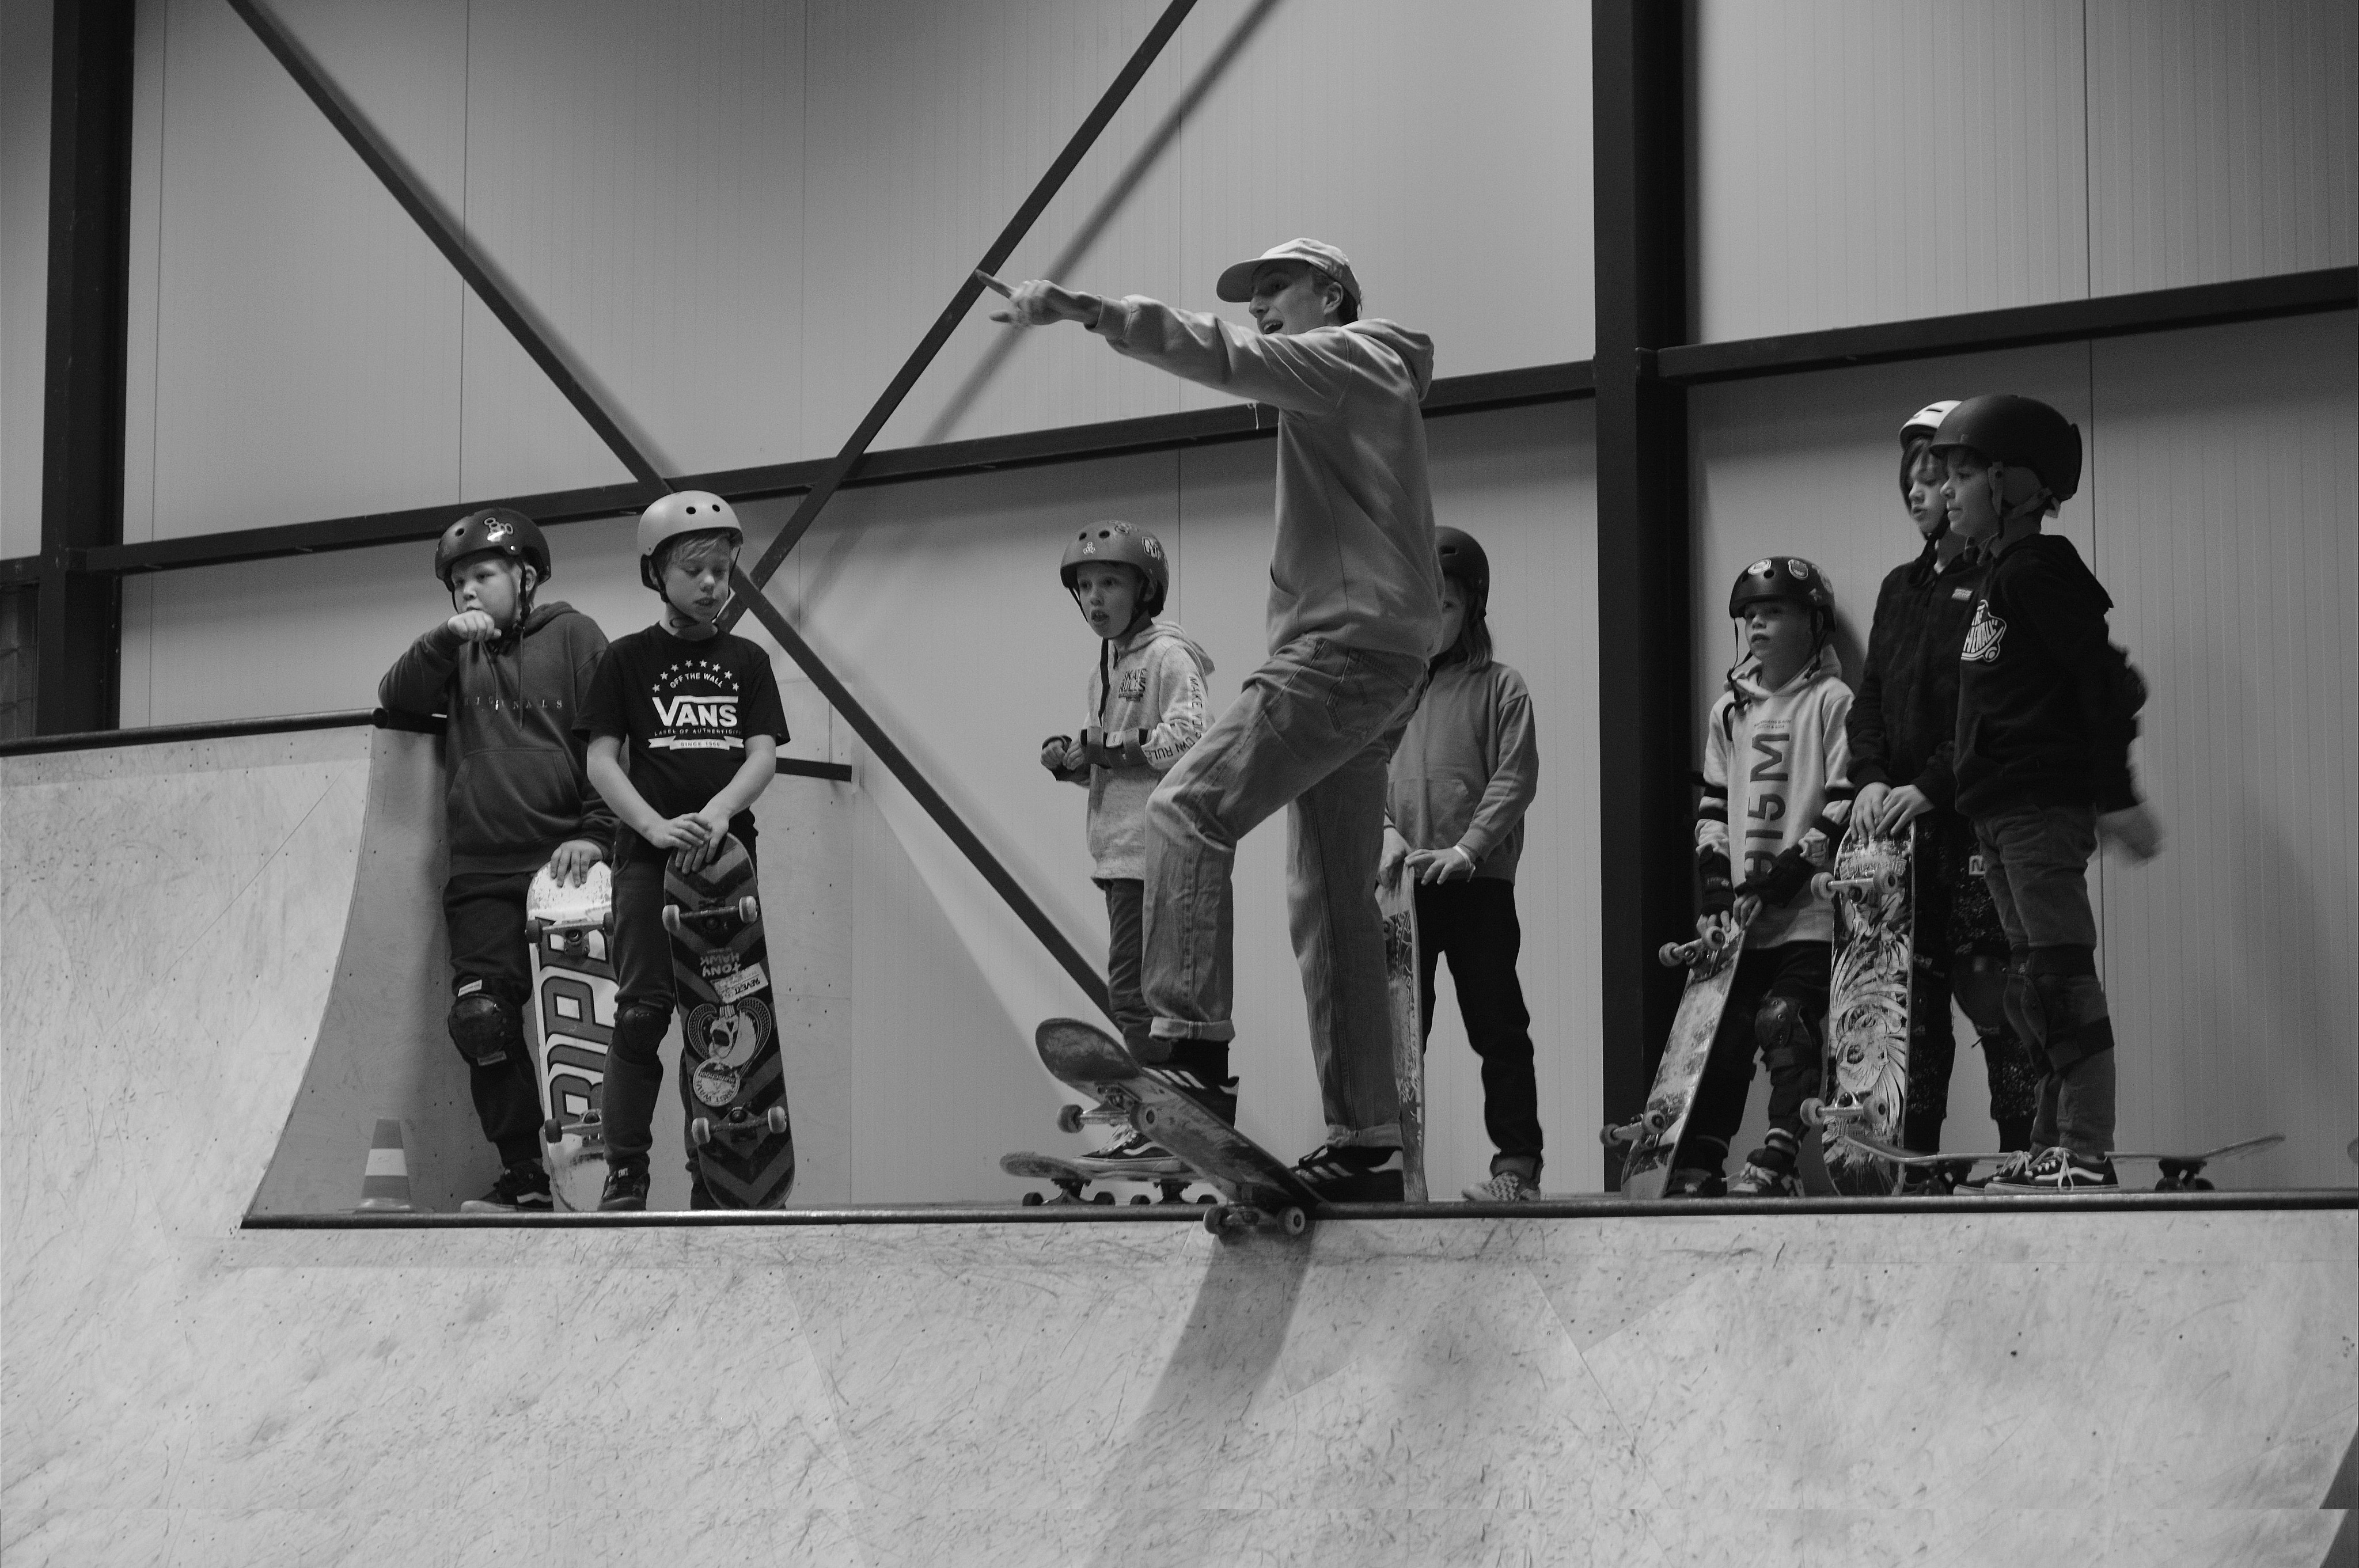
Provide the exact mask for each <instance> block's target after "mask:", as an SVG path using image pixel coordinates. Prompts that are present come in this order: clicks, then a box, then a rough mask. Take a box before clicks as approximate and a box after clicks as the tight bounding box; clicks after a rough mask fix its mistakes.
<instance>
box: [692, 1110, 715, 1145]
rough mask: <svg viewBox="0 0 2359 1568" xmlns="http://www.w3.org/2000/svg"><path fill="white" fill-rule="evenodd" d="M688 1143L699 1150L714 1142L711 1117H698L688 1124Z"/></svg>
mask: <svg viewBox="0 0 2359 1568" xmlns="http://www.w3.org/2000/svg"><path fill="white" fill-rule="evenodd" d="M688 1141H690V1143H693V1144H695V1145H696V1146H697V1147H698V1148H699V1149H701V1148H703V1147H704V1146H705V1145H706V1144H708V1143H710V1142H712V1119H711V1118H710V1117H702V1116H700V1117H698V1118H697V1119H695V1120H693V1121H691V1122H690V1123H689V1124H688Z"/></svg>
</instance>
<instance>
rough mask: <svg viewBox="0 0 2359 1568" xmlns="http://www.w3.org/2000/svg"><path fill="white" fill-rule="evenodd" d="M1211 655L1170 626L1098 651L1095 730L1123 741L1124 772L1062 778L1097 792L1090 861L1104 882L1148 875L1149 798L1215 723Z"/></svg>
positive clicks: (1092, 693)
mask: <svg viewBox="0 0 2359 1568" xmlns="http://www.w3.org/2000/svg"><path fill="white" fill-rule="evenodd" d="M1210 674H1212V655H1211V654H1207V653H1206V652H1204V650H1203V649H1202V648H1201V647H1200V646H1198V645H1197V643H1196V641H1195V639H1193V638H1191V637H1190V636H1189V635H1188V633H1185V632H1182V631H1181V630H1180V628H1179V627H1177V626H1175V625H1172V624H1171V623H1170V622H1168V621H1150V622H1147V625H1146V626H1144V627H1143V628H1141V629H1140V630H1139V631H1137V632H1136V633H1132V634H1131V636H1130V637H1129V638H1127V639H1121V638H1115V639H1111V640H1109V641H1107V642H1104V643H1100V644H1099V646H1098V666H1097V668H1095V669H1093V670H1092V671H1091V672H1090V680H1089V704H1090V720H1089V721H1090V723H1091V725H1092V726H1093V727H1094V728H1096V729H1100V730H1106V731H1107V732H1108V733H1107V736H1106V740H1107V741H1108V742H1109V743H1112V742H1114V741H1117V740H1118V741H1121V744H1122V758H1123V765H1122V766H1120V767H1118V768H1103V767H1082V768H1071V769H1065V770H1062V771H1060V772H1059V773H1058V774H1057V776H1058V777H1059V778H1060V779H1063V780H1065V781H1066V782H1067V783H1068V784H1087V785H1088V786H1089V791H1090V827H1089V833H1090V860H1091V861H1092V863H1093V875H1095V876H1096V877H1097V878H1098V880H1099V881H1144V880H1145V879H1146V876H1147V796H1148V795H1153V794H1154V793H1155V786H1156V784H1158V782H1160V781H1161V779H1162V777H1163V775H1164V773H1167V772H1168V771H1169V769H1170V767H1171V764H1172V763H1174V762H1178V761H1179V760H1180V756H1181V754H1182V753H1184V752H1186V751H1187V750H1188V748H1189V747H1190V746H1192V745H1194V744H1195V743H1196V741H1198V739H1199V738H1201V736H1202V735H1203V733H1204V729H1205V726H1207V725H1208V724H1210V723H1211V722H1212V704H1211V702H1210V701H1209V700H1208V699H1207V698H1206V697H1205V694H1204V677H1205V676H1208V675H1210Z"/></svg>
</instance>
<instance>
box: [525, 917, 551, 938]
mask: <svg viewBox="0 0 2359 1568" xmlns="http://www.w3.org/2000/svg"><path fill="white" fill-rule="evenodd" d="M548 930H549V922H548V921H546V920H527V921H526V922H525V923H524V934H525V935H527V936H528V937H530V938H531V939H532V940H534V941H535V942H538V941H539V940H540V938H541V936H542V935H543V934H544V933H546V932H547V931H548Z"/></svg>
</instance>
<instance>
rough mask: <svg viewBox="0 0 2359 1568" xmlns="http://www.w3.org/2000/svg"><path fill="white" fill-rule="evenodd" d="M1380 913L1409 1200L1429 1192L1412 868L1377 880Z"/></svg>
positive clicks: (1420, 1199)
mask: <svg viewBox="0 0 2359 1568" xmlns="http://www.w3.org/2000/svg"><path fill="white" fill-rule="evenodd" d="M1376 914H1377V915H1378V917H1379V918H1380V919H1382V920H1383V922H1384V930H1385V990H1386V1000H1388V1001H1389V1002H1390V1003H1391V1004H1392V1021H1393V1084H1394V1087H1396V1088H1397V1089H1398V1090H1399V1091H1400V1132H1401V1191H1402V1195H1403V1196H1404V1197H1405V1198H1407V1199H1408V1201H1409V1202H1410V1203H1423V1202H1425V1201H1426V1191H1425V1014H1424V1010H1423V1009H1422V1008H1421V1007H1419V997H1418V994H1417V981H1418V969H1419V948H1418V931H1417V880H1416V879H1415V878H1414V877H1411V876H1410V875H1409V874H1408V871H1401V872H1400V873H1399V874H1397V875H1396V876H1395V877H1394V878H1393V880H1392V885H1391V886H1389V887H1387V886H1386V885H1385V881H1384V879H1383V878H1381V877H1379V878H1378V879H1376Z"/></svg>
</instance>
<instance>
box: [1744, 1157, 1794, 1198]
mask: <svg viewBox="0 0 2359 1568" xmlns="http://www.w3.org/2000/svg"><path fill="white" fill-rule="evenodd" d="M1728 1195H1729V1196H1730V1197H1733V1198H1798V1197H1800V1196H1801V1195H1802V1184H1801V1182H1800V1181H1799V1179H1797V1178H1796V1176H1795V1175H1794V1173H1793V1172H1791V1171H1780V1170H1777V1169H1775V1168H1773V1167H1771V1166H1768V1165H1756V1164H1755V1163H1754V1162H1752V1161H1750V1160H1747V1161H1746V1162H1745V1169H1743V1170H1741V1171H1739V1172H1737V1173H1736V1177H1735V1179H1734V1181H1732V1182H1730V1183H1729V1184H1728Z"/></svg>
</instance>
